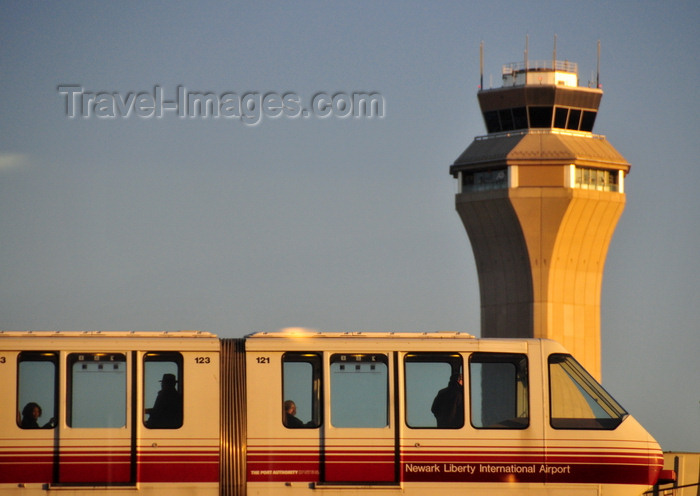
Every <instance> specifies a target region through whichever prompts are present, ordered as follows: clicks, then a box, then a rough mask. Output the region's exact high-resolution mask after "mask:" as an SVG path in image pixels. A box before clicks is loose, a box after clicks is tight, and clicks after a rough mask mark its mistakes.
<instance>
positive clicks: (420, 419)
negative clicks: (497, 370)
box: [404, 353, 464, 429]
mask: <svg viewBox="0 0 700 496" xmlns="http://www.w3.org/2000/svg"><path fill="white" fill-rule="evenodd" d="M404 371H405V377H406V425H408V426H409V427H412V428H414V429H415V428H421V429H422V428H435V427H440V428H445V429H459V428H460V427H462V426H463V425H464V387H463V385H462V384H459V379H460V378H461V377H462V356H461V355H459V354H458V353H409V354H407V355H406V357H405V359H404Z"/></svg>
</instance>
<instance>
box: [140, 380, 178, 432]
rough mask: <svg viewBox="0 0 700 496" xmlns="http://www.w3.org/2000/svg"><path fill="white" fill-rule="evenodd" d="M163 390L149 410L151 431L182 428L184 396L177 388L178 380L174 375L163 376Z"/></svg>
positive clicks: (148, 424)
mask: <svg viewBox="0 0 700 496" xmlns="http://www.w3.org/2000/svg"><path fill="white" fill-rule="evenodd" d="M160 384H161V386H160V387H161V389H160V391H158V396H157V397H156V401H155V403H154V404H153V408H147V409H146V413H147V414H148V420H147V421H146V427H148V428H149V429H177V428H178V427H181V426H182V395H181V394H180V392H179V391H178V390H177V389H176V388H175V385H176V384H177V379H175V375H174V374H163V379H161V381H160Z"/></svg>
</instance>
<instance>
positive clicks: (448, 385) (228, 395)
mask: <svg viewBox="0 0 700 496" xmlns="http://www.w3.org/2000/svg"><path fill="white" fill-rule="evenodd" d="M0 397H2V398H3V407H2V408H1V409H0V494H8V495H15V494H16V495H18V496H19V495H23V496H24V495H32V496H33V495H51V494H57V495H58V494H60V495H62V496H64V495H65V496H71V495H86V494H90V493H91V491H92V494H108V495H113V496H123V495H124V496H125V495H132V496H133V495H136V494H144V495H152V496H159V495H163V496H165V495H168V496H170V495H175V496H177V495H184V494H188V495H189V494H194V495H211V496H214V495H222V496H253V495H256V496H278V495H289V496H311V495H323V496H331V495H332V496H339V495H343V496H359V495H367V496H372V495H381V496H391V495H409V496H411V495H412V496H418V495H421V496H425V495H433V494H440V495H443V496H451V495H458V494H459V495H462V494H470V495H487V494H488V495H492V494H508V495H517V494H523V495H526V494H550V495H555V494H556V495H607V496H610V495H630V496H632V495H635V496H636V495H639V494H641V493H642V492H643V491H644V490H645V489H647V488H649V486H651V485H653V484H655V483H656V482H657V481H658V479H659V477H660V471H661V468H662V465H663V457H662V452H661V450H660V448H659V445H658V444H657V443H656V441H655V440H654V439H653V438H652V437H651V436H650V435H649V434H648V433H647V432H646V431H645V430H644V429H643V427H642V426H641V425H639V423H638V422H637V421H636V420H635V419H634V418H633V417H632V416H631V415H629V414H628V413H627V412H626V411H625V410H624V409H623V408H622V407H621V406H620V405H619V404H618V403H617V402H616V401H615V399H614V398H613V397H612V396H610V395H609V394H608V393H607V392H606V391H605V390H604V389H603V388H602V387H601V386H600V385H599V384H598V383H597V382H596V381H595V380H594V379H593V378H592V377H591V376H590V375H589V374H588V373H587V372H586V371H585V370H584V369H583V368H582V367H581V366H580V365H579V364H578V363H577V362H576V360H575V359H574V358H573V357H572V356H571V355H569V354H568V353H567V352H566V350H564V349H563V348H562V347H561V346H560V345H559V344H557V343H556V342H553V341H548V340H538V339H476V338H474V337H473V336H471V335H468V334H464V333H441V332H438V333H325V332H311V331H303V330H298V331H289V332H277V333H256V334H252V335H249V336H247V337H246V338H242V339H219V338H218V337H217V336H215V335H213V334H210V333H204V332H197V331H180V332H160V333H157V332H0Z"/></svg>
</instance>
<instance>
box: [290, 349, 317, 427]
mask: <svg viewBox="0 0 700 496" xmlns="http://www.w3.org/2000/svg"><path fill="white" fill-rule="evenodd" d="M285 363H308V364H309V365H311V381H312V382H311V420H309V422H306V423H305V424H304V425H303V426H300V427H290V426H288V425H287V419H286V415H285V411H284V402H285V401H287V400H290V399H291V398H286V397H285V371H284V365H285ZM280 366H281V369H282V370H281V374H280V376H281V379H282V380H281V385H282V390H281V391H280V394H281V397H282V401H281V402H280V406H281V411H282V416H281V422H282V425H283V426H284V427H285V428H287V429H295V430H297V429H318V428H320V427H321V426H322V425H323V408H322V406H323V357H322V354H321V353H319V352H315V351H307V352H298V351H293V352H286V353H284V354H283V355H282V360H281V361H280ZM295 403H296V402H295Z"/></svg>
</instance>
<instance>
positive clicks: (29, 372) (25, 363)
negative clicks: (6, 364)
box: [17, 352, 58, 429]
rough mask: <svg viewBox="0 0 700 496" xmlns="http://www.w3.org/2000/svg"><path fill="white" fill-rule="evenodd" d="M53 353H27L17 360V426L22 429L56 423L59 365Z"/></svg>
mask: <svg viewBox="0 0 700 496" xmlns="http://www.w3.org/2000/svg"><path fill="white" fill-rule="evenodd" d="M57 364H58V355H57V354H56V353H52V352H46V353H36V352H23V353H20V354H19V358H18V361H17V425H19V426H20V427H21V428H22V429H39V428H45V429H49V428H53V427H55V426H56V417H57V415H56V410H57V409H56V405H57V403H56V391H57V389H58V388H57V387H56V380H57V375H56V368H57Z"/></svg>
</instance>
